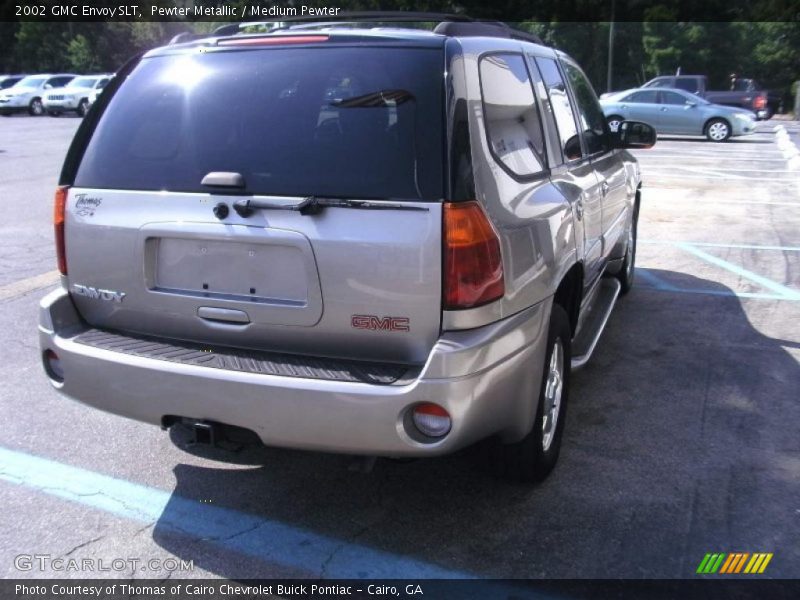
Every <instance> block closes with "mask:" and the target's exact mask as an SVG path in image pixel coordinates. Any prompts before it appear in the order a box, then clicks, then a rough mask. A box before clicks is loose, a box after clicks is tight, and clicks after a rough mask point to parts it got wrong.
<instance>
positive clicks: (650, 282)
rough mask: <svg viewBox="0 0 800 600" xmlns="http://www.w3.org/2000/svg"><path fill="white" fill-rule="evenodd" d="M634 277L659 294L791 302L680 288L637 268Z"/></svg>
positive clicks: (758, 295) (759, 295)
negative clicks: (671, 293) (673, 293)
mask: <svg viewBox="0 0 800 600" xmlns="http://www.w3.org/2000/svg"><path fill="white" fill-rule="evenodd" d="M636 276H637V277H639V278H640V279H643V280H644V281H645V282H646V285H639V286H637V287H639V288H641V289H649V290H657V291H659V292H675V293H678V294H701V295H706V296H723V297H727V298H755V299H757V300H792V299H791V298H787V297H786V296H783V295H778V294H763V293H759V292H735V291H733V290H709V289H703V288H681V287H677V286H674V285H672V284H671V283H668V282H666V281H664V279H662V278H661V277H658V276H657V275H655V274H654V273H653V272H651V271H649V270H647V269H644V268H642V267H639V268H637V269H636Z"/></svg>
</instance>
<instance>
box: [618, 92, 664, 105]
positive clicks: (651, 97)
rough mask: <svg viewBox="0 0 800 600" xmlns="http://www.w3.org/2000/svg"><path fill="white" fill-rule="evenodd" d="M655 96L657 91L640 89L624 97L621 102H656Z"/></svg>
mask: <svg viewBox="0 0 800 600" xmlns="http://www.w3.org/2000/svg"><path fill="white" fill-rule="evenodd" d="M657 96H658V92H657V91H655V90H642V91H640V92H634V93H632V94H631V95H629V96H628V97H626V98H625V99H624V100H623V102H633V103H635V104H657V103H658V98H657Z"/></svg>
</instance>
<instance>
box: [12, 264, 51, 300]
mask: <svg viewBox="0 0 800 600" xmlns="http://www.w3.org/2000/svg"><path fill="white" fill-rule="evenodd" d="M59 277H60V274H59V272H58V271H48V272H47V273H42V274H41V275H34V276H33V277H28V278H27V279H20V280H19V281H13V282H11V283H7V284H6V285H4V286H0V300H7V299H9V298H14V297H16V296H22V295H23V294H27V293H28V292H32V291H33V290H38V289H41V288H45V287H48V286H51V285H55V284H56V283H58V279H59Z"/></svg>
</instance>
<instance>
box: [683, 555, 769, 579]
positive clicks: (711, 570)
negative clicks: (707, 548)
mask: <svg viewBox="0 0 800 600" xmlns="http://www.w3.org/2000/svg"><path fill="white" fill-rule="evenodd" d="M772 556H773V555H772V552H754V553H753V554H750V553H749V552H729V553H724V552H722V553H708V554H706V555H705V556H704V557H703V560H701V561H700V565H699V566H698V567H697V573H698V574H700V575H713V574H719V575H736V574H748V575H756V574H761V573H763V572H764V571H765V570H766V568H767V565H768V564H769V561H771V560H772Z"/></svg>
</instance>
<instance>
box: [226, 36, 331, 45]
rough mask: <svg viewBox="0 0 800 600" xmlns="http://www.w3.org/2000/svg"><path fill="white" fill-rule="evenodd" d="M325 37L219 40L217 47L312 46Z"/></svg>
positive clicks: (325, 40)
mask: <svg viewBox="0 0 800 600" xmlns="http://www.w3.org/2000/svg"><path fill="white" fill-rule="evenodd" d="M327 41H328V36H327V35H281V36H270V37H250V38H241V39H232V40H221V41H219V42H218V43H217V45H218V46H277V45H279V44H313V43H315V42H327Z"/></svg>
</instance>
